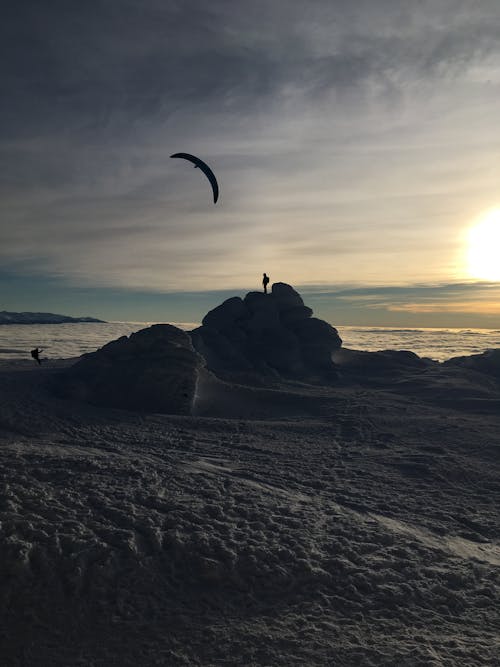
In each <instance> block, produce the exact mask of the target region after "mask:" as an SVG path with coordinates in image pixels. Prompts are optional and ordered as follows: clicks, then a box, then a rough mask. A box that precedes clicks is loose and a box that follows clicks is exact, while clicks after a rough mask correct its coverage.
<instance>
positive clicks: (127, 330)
mask: <svg viewBox="0 0 500 667" xmlns="http://www.w3.org/2000/svg"><path fill="white" fill-rule="evenodd" d="M151 324H152V322H107V323H82V324H41V325H40V324H23V325H12V324H10V325H1V326H0V359H3V360H14V359H24V358H29V353H30V350H31V349H33V348H34V347H41V348H43V350H44V352H43V354H42V357H43V356H46V357H49V358H52V359H61V358H69V357H78V356H80V355H81V354H85V353H86V352H93V351H94V350H97V349H98V348H99V347H102V346H103V345H105V344H106V343H109V342H110V341H111V340H115V339H116V338H119V337H120V336H128V335H130V334H131V333H133V332H134V331H138V330H139V329H143V328H145V327H148V326H150V325H151ZM172 324H175V326H178V327H179V328H181V329H184V330H188V331H189V330H190V329H194V328H195V327H196V326H198V324H197V323H196V322H172ZM337 328H338V331H339V334H340V336H341V338H342V341H343V345H344V347H348V348H352V349H356V350H368V351H372V350H387V349H393V350H412V351H413V352H416V353H417V354H418V355H419V356H422V357H430V358H431V359H436V360H438V361H443V360H444V359H449V358H450V357H456V356H461V355H469V354H477V353H480V352H484V351H485V350H487V349H489V348H495V347H500V330H499V329H404V328H400V329H398V328H387V327H352V326H345V327H344V326H338V327H337Z"/></svg>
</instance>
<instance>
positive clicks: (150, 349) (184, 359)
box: [55, 324, 204, 415]
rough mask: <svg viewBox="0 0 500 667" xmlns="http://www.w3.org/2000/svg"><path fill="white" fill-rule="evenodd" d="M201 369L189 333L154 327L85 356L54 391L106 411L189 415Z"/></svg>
mask: <svg viewBox="0 0 500 667" xmlns="http://www.w3.org/2000/svg"><path fill="white" fill-rule="evenodd" d="M203 365H204V361H203V359H202V357H200V355H199V354H198V353H197V352H195V350H194V349H193V346H192V344H191V340H190V338H189V336H188V334H187V333H185V332H184V331H181V330H180V329H177V327H174V326H171V325H170V324H155V325H153V326H151V327H149V328H147V329H141V330H140V331H137V332H136V333H133V334H132V335H131V336H130V337H129V338H127V336H123V337H121V338H119V339H117V340H115V341H112V342H111V343H108V344H107V345H105V346H104V347H102V348H100V349H99V350H97V351H96V352H92V353H90V354H85V355H83V356H82V357H81V359H80V361H78V362H77V363H76V364H75V365H74V366H72V367H71V368H70V369H68V370H67V371H66V372H65V373H63V374H61V375H59V376H58V377H57V383H58V384H57V386H56V387H55V390H56V393H57V394H58V395H59V396H63V397H66V398H73V399H77V400H82V401H86V402H88V403H92V404H93V405H98V406H102V407H111V408H122V409H125V410H137V411H144V412H163V413H168V414H177V415H186V414H191V410H192V405H193V400H194V395H195V391H196V384H197V379H198V371H199V369H200V368H201V367H202V366H203Z"/></svg>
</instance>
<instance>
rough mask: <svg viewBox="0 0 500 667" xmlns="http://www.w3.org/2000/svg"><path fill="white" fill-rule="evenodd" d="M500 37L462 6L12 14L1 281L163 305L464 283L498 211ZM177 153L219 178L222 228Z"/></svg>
mask: <svg viewBox="0 0 500 667" xmlns="http://www.w3.org/2000/svg"><path fill="white" fill-rule="evenodd" d="M499 19H500V12H499V11H498V6H497V5H496V3H494V2H483V3H481V6H479V5H477V4H474V5H471V3H464V2H458V1H457V2H452V1H450V2H448V1H443V2H438V3H436V2H421V3H418V4H411V3H410V4H407V5H404V6H402V3H399V2H394V1H392V2H390V1H380V2H377V3H373V2H366V1H365V2H359V3H355V6H348V5H347V4H346V3H345V2H326V0H325V1H313V2H311V3H307V4H304V3H303V2H298V1H297V2H295V1H289V2H286V3H285V2H273V3H269V2H264V0H257V1H256V2H255V3H253V4H252V6H251V7H249V6H248V5H246V4H245V5H243V4H242V3H238V2H235V3H228V2H226V1H222V0H218V1H217V0H216V1H214V2H211V3H204V4H203V3H199V2H194V0H187V1H186V2H182V3H180V2H177V1H173V0H162V1H161V2H160V1H156V0H154V1H153V0H141V2H139V1H133V0H124V2H122V3H120V5H119V7H118V6H117V5H116V4H114V3H109V2H105V1H104V0H102V1H98V0H95V1H93V2H89V3H83V4H81V5H79V6H78V7H76V8H75V7H73V6H72V7H69V5H67V4H65V3H61V2H56V3H53V4H52V5H51V6H50V7H47V6H45V5H44V6H42V5H40V3H35V2H26V3H22V5H17V6H15V7H14V6H12V7H11V8H9V9H8V10H7V11H6V12H5V15H4V17H3V21H2V26H1V27H0V33H1V34H0V37H1V40H0V41H1V42H2V44H3V48H4V50H5V57H3V58H1V59H0V73H1V75H2V81H3V86H4V90H3V93H4V99H8V100H9V104H7V105H3V110H2V111H1V112H0V114H1V115H0V121H1V127H2V128H3V133H4V134H3V136H2V138H1V139H0V158H1V161H2V163H3V164H4V165H8V167H7V168H4V169H3V171H2V172H1V174H0V194H1V203H0V215H1V216H2V220H3V221H4V222H3V229H2V233H1V234H2V236H1V244H0V257H1V260H2V262H3V263H4V265H8V266H10V267H12V268H15V267H19V266H20V265H21V264H22V265H24V264H25V263H26V262H28V263H29V265H30V267H31V269H32V271H33V272H37V271H38V272H40V273H43V274H49V275H57V276H61V277H65V279H66V280H67V281H68V282H69V283H71V284H85V285H92V286H103V287H104V286H118V285H120V286H126V287H130V288H131V289H151V290H162V289H171V290H177V289H186V288H188V289H201V288H203V287H205V288H207V289H217V288H222V287H226V286H227V284H228V282H230V283H231V284H232V285H233V286H235V287H240V286H244V285H247V284H251V283H252V282H253V276H254V275H255V274H256V273H259V272H261V271H262V270H264V269H265V270H268V271H273V272H274V273H275V274H278V275H281V276H283V279H286V280H288V281H290V282H294V283H296V284H300V283H313V282H324V283H328V282H332V281H337V282H342V281H348V280H352V279H353V278H357V279H359V280H361V281H362V282H373V283H377V282H384V281H391V282H401V281H402V280H406V281H409V282H414V281H417V280H419V279H422V280H427V281H429V280H446V279H451V278H454V279H455V278H461V277H463V275H462V274H463V270H464V269H463V266H462V264H461V261H462V260H461V253H462V250H463V249H462V240H461V236H460V234H461V231H462V229H463V228H465V226H466V225H467V224H468V220H469V219H470V218H471V217H472V216H473V215H476V214H477V212H478V210H480V209H481V208H482V207H485V208H486V207H487V206H489V205H491V204H492V203H495V202H494V201H492V199H493V198H494V197H496V196H497V194H496V193H497V191H498V184H497V179H496V172H495V170H494V164H495V162H494V155H493V153H492V148H491V136H493V134H492V133H493V132H494V131H496V125H497V120H496V108H497V102H498V97H499V91H498V89H497V87H496V86H495V85H490V84H489V83H488V81H489V80H491V78H492V77H493V81H495V78H494V76H495V75H496V74H497V73H498V62H497V60H498V54H499V49H500V47H499V46H498V42H497V39H496V36H497V34H498V29H499ZM486 73H487V74H488V76H489V77H490V79H485V78H484V77H485V75H486ZM179 150H181V151H187V152H192V153H195V154H200V156H202V157H203V158H205V159H207V160H208V161H209V162H210V163H211V164H212V166H213V167H214V169H215V170H216V173H217V176H218V178H219V181H220V183H221V199H220V202H219V204H218V205H217V206H216V207H214V206H213V205H212V204H211V202H210V192H209V189H208V186H207V184H206V183H205V182H204V181H203V180H202V179H200V178H199V174H198V173H197V172H196V171H194V170H188V169H185V168H183V167H182V166H181V165H179V164H175V165H174V164H173V162H175V161H172V160H170V158H169V155H170V154H171V153H173V152H176V151H179Z"/></svg>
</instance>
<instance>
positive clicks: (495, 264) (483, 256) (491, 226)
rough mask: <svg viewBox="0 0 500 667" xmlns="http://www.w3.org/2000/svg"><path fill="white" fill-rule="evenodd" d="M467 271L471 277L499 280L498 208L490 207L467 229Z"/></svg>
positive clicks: (499, 223) (499, 235)
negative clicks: (490, 208)
mask: <svg viewBox="0 0 500 667" xmlns="http://www.w3.org/2000/svg"><path fill="white" fill-rule="evenodd" d="M468 242H469V245H468V250H467V259H468V272H469V275H470V276H471V277H472V278H479V279H481V280H495V281H496V280H499V281H500V208H495V209H492V210H491V211H488V212H487V213H486V214H485V215H483V216H482V217H481V219H480V220H479V222H478V223H477V224H476V225H474V227H472V228H471V229H470V230H469V238H468Z"/></svg>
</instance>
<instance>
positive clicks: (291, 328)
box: [191, 283, 342, 379]
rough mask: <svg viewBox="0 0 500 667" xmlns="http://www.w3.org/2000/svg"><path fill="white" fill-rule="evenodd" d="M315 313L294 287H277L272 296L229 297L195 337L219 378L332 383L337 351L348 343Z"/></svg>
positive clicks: (209, 365)
mask: <svg viewBox="0 0 500 667" xmlns="http://www.w3.org/2000/svg"><path fill="white" fill-rule="evenodd" d="M312 314H313V311H312V310H311V308H308V307H307V306H305V305H304V302H303V300H302V297H301V296H300V294H298V292H296V291H295V290H294V289H293V287H291V286H290V285H287V284H286V283H275V284H274V285H273V286H272V290H271V293H270V294H264V293H263V292H249V293H248V294H247V295H246V296H245V298H244V299H243V300H242V299H240V298H239V297H234V298H232V299H227V300H226V301H224V302H223V303H222V304H221V305H220V306H217V308H214V309H213V310H211V311H210V312H209V313H207V315H205V317H204V318H203V322H202V326H201V327H199V328H198V329H195V330H194V331H192V332H191V339H192V341H193V345H194V348H195V349H196V350H197V351H198V352H199V353H200V354H201V355H203V357H204V358H205V360H206V362H207V367H208V368H209V369H210V370H212V371H214V372H215V373H216V374H221V373H222V374H223V375H226V376H227V375H228V374H234V373H238V372H242V371H244V372H254V373H257V374H258V375H260V376H266V375H268V376H275V375H276V374H279V375H281V376H291V377H296V378H311V377H312V376H318V375H320V376H322V377H323V378H324V377H325V375H326V376H328V377H329V378H330V379H331V378H332V377H335V374H336V371H335V365H334V364H333V362H332V353H333V352H334V351H335V350H337V349H339V348H340V346H341V345H342V341H341V339H340V338H339V335H338V333H337V330H336V329H334V328H333V327H332V326H331V325H330V324H328V323H327V322H323V321H322V320H319V319H316V318H312V317H311V316H312Z"/></svg>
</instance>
